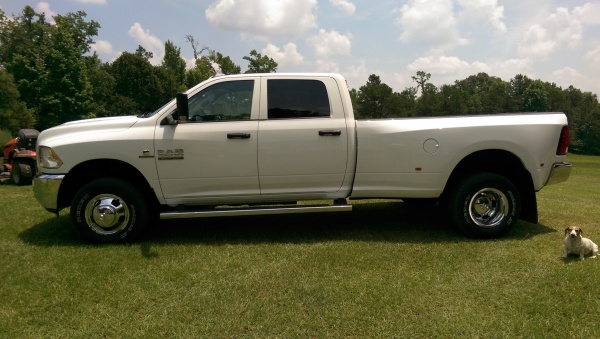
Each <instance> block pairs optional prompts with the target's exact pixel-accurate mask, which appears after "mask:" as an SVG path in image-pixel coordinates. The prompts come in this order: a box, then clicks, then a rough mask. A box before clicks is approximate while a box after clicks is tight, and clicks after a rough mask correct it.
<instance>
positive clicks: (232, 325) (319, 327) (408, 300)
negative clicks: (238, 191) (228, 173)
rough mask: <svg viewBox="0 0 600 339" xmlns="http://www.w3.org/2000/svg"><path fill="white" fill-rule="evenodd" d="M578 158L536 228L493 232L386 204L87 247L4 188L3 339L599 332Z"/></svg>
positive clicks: (589, 190) (211, 224)
mask: <svg viewBox="0 0 600 339" xmlns="http://www.w3.org/2000/svg"><path fill="white" fill-rule="evenodd" d="M569 160H570V161H572V162H573V163H574V165H575V167H574V169H573V173H572V176H571V178H570V180H569V181H568V182H566V183H563V184H559V185H554V186H549V187H545V188H544V189H543V190H542V191H541V192H540V193H538V202H539V212H540V224H538V225H533V224H529V223H526V222H520V223H519V224H518V225H517V226H516V228H515V229H514V230H513V231H512V232H511V233H509V235H508V236H507V237H505V238H503V239H499V240H492V241H490V240H473V239H467V238H464V237H462V236H460V235H458V233H456V232H455V231H454V230H453V229H451V228H450V227H448V226H446V220H445V219H444V217H443V216H442V215H441V214H440V213H439V211H438V209H437V208H432V209H428V210H414V209H411V208H409V207H408V206H406V205H405V204H403V203H402V202H397V201H388V200H386V201H365V202H362V201H361V202H354V204H355V210H354V212H351V213H335V214H312V215H284V216H261V217H231V218H214V219H201V220H194V221H169V222H161V223H160V224H158V225H153V226H152V227H151V229H150V230H149V232H148V233H147V234H146V236H145V237H144V238H143V239H142V240H141V241H139V242H137V243H133V244H127V245H100V246H97V245H86V244H82V243H81V242H80V241H79V240H78V239H77V237H76V235H75V233H74V231H73V229H72V225H71V223H70V220H69V217H68V211H66V210H65V211H62V212H61V213H60V215H59V217H58V218H57V217H55V216H53V215H52V214H50V213H48V212H46V211H44V210H43V209H42V208H41V207H40V206H39V205H38V204H37V202H36V201H35V199H34V198H33V194H32V191H31V187H16V186H0V284H1V289H0V337H1V338H36V337H38V338H42V337H43V338H49V337H65V338H74V337H80V338H93V337H123V338H132V337H144V338H147V337H154V338H158V337H168V338H177V337H186V338H187V337H203V338H213V337H217V338H220V337H227V338H232V337H260V338H265V337H286V338H295V337H311V338H322V337H333V338H340V337H360V338H364V337H383V338H386V337H387V338H390V337H410V338H432V337H463V338H473V337H481V338H503V337H506V338H517V337H523V338H584V337H589V338H592V337H597V336H598V335H599V334H600V321H598V317H599V316H600V273H599V271H600V258H598V259H595V260H594V259H590V260H585V261H583V262H580V261H578V260H576V258H575V257H573V258H569V259H567V260H563V259H561V255H562V250H563V247H562V239H563V230H564V228H565V227H566V226H568V225H577V226H580V227H582V228H583V229H584V235H585V236H587V237H589V238H591V239H592V240H594V241H595V242H596V243H600V208H598V198H600V157H591V156H577V155H571V156H569Z"/></svg>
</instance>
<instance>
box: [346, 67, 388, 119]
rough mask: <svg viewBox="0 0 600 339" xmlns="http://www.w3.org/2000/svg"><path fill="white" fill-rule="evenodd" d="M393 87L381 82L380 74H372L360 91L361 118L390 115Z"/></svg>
mask: <svg viewBox="0 0 600 339" xmlns="http://www.w3.org/2000/svg"><path fill="white" fill-rule="evenodd" d="M392 93H393V91H392V88H391V87H390V86H388V85H386V84H384V83H382V82H381V79H380V78H379V76H377V75H375V74H371V75H370V76H369V80H368V81H367V83H366V84H365V85H364V86H361V87H360V89H359V93H358V98H357V99H358V100H357V102H358V110H357V111H355V113H357V114H358V117H359V118H367V117H369V118H385V117H387V116H389V115H390V97H391V96H392Z"/></svg>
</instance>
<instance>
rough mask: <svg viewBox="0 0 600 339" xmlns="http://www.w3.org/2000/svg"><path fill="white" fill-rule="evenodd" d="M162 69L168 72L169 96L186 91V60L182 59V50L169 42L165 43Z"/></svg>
mask: <svg viewBox="0 0 600 339" xmlns="http://www.w3.org/2000/svg"><path fill="white" fill-rule="evenodd" d="M162 67H163V69H164V70H165V71H166V72H165V74H166V86H167V89H168V94H169V95H170V96H175V93H177V92H180V91H183V90H185V60H183V58H182V57H181V48H179V47H175V45H174V44H173V43H172V42H171V41H169V40H167V42H166V43H165V56H164V57H163V61H162Z"/></svg>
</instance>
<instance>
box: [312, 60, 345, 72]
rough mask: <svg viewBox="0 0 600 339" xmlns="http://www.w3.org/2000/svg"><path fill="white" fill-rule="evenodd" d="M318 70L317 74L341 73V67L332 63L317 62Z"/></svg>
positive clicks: (325, 61)
mask: <svg viewBox="0 0 600 339" xmlns="http://www.w3.org/2000/svg"><path fill="white" fill-rule="evenodd" d="M315 66H316V70H315V72H320V73H339V72H340V66H339V65H338V64H337V63H335V62H332V61H327V60H317V61H315Z"/></svg>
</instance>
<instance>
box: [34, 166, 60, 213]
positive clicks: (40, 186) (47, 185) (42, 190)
mask: <svg viewBox="0 0 600 339" xmlns="http://www.w3.org/2000/svg"><path fill="white" fill-rule="evenodd" d="M64 178H65V176H64V175H63V174H41V175H38V176H36V177H35V178H34V179H33V194H34V195H35V198H36V199H37V201H38V202H39V203H40V205H42V207H44V208H45V209H46V210H48V211H50V212H53V213H58V210H59V209H58V191H59V190H60V185H61V184H62V181H63V179H64Z"/></svg>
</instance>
